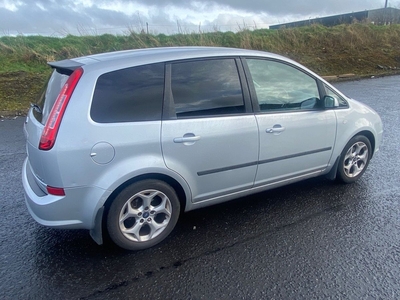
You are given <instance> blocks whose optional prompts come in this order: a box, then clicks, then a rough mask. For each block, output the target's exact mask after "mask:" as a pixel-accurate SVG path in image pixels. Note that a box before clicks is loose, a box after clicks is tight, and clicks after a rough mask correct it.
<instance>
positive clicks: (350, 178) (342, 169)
mask: <svg viewBox="0 0 400 300" xmlns="http://www.w3.org/2000/svg"><path fill="white" fill-rule="evenodd" d="M371 155H372V148H371V143H370V141H369V139H368V138H367V137H365V136H363V135H357V136H355V137H353V138H352V139H351V140H350V141H349V142H348V143H347V144H346V146H345V147H344V149H343V151H342V153H341V155H340V160H339V166H338V171H337V179H338V181H340V182H343V183H352V182H355V181H357V180H358V179H359V178H360V177H361V176H362V175H363V174H364V172H365V170H366V169H367V167H368V164H369V161H370V159H371Z"/></svg>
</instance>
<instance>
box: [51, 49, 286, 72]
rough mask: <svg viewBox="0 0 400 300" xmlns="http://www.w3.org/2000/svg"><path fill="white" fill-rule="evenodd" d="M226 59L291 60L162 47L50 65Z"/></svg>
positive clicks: (69, 66)
mask: <svg viewBox="0 0 400 300" xmlns="http://www.w3.org/2000/svg"><path fill="white" fill-rule="evenodd" d="M224 56H225V57H226V56H258V57H260V56H262V57H269V58H276V59H280V60H287V61H290V60H289V59H287V58H285V57H283V56H280V55H277V54H273V53H269V52H264V51H256V50H248V49H239V48H224V47H160V48H144V49H134V50H124V51H115V52H107V53H100V54H93V55H87V56H81V57H77V58H72V59H66V60H61V61H56V62H49V63H48V64H49V65H50V66H52V67H53V68H57V69H66V70H71V71H72V70H74V69H76V68H78V67H80V66H83V65H92V64H104V63H108V62H112V63H113V64H115V63H122V64H123V63H127V64H128V65H131V64H132V61H133V60H134V61H135V63H134V64H135V65H136V64H146V63H157V62H166V61H175V60H182V59H194V58H202V57H224Z"/></svg>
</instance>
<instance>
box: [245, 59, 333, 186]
mask: <svg viewBox="0 0 400 300" xmlns="http://www.w3.org/2000/svg"><path fill="white" fill-rule="evenodd" d="M245 69H246V71H247V72H248V74H247V75H248V78H250V79H251V80H250V86H251V94H252V99H253V100H254V102H253V105H254V107H255V109H256V110H258V111H257V112H256V119H257V124H258V127H259V139H260V156H259V162H258V170H257V175H256V180H255V186H259V185H265V184H278V183H282V182H285V181H287V180H291V179H293V178H302V177H306V176H310V175H313V174H318V173H320V172H321V171H323V170H324V169H326V167H327V165H328V162H329V160H330V157H331V155H332V150H333V146H334V142H335V134H336V116H335V112H334V111H333V110H326V109H324V107H323V104H322V101H321V100H320V98H321V97H320V92H319V85H318V82H317V80H316V79H315V78H314V77H312V76H311V75H309V74H308V73H306V72H305V71H304V70H302V69H300V68H298V67H296V66H292V65H290V64H288V63H285V62H281V61H274V60H266V59H252V58H248V59H246V64H245Z"/></svg>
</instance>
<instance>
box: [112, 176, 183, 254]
mask: <svg viewBox="0 0 400 300" xmlns="http://www.w3.org/2000/svg"><path fill="white" fill-rule="evenodd" d="M179 212H180V203H179V200H178V197H177V195H176V193H175V190H174V189H173V188H172V187H171V186H169V185H168V184H166V183H165V182H163V181H160V180H153V179H148V180H143V181H139V182H136V183H134V184H132V185H130V186H128V187H126V188H125V189H124V190H122V192H121V193H120V194H119V195H118V196H117V197H116V198H115V199H114V201H113V202H112V204H111V206H110V209H109V211H108V215H107V229H108V233H109V235H110V238H111V239H112V240H113V242H114V243H115V244H117V245H118V246H120V247H122V248H124V249H127V250H141V249H146V248H149V247H152V246H154V245H156V244H158V243H159V242H161V241H162V240H164V239H165V238H166V237H167V236H168V235H169V234H170V232H171V231H172V229H173V228H174V227H175V224H176V222H177V221H178V218H179Z"/></svg>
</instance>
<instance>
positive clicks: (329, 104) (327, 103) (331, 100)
mask: <svg viewBox="0 0 400 300" xmlns="http://www.w3.org/2000/svg"><path fill="white" fill-rule="evenodd" d="M324 107H325V108H334V107H339V101H338V99H336V98H335V97H332V96H325V97H324Z"/></svg>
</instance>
